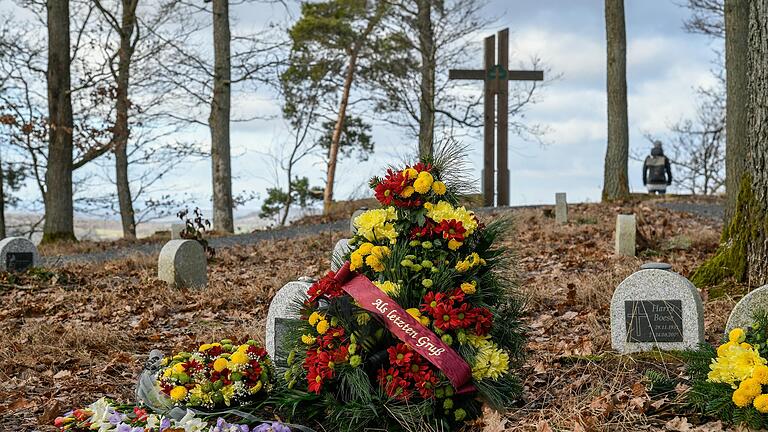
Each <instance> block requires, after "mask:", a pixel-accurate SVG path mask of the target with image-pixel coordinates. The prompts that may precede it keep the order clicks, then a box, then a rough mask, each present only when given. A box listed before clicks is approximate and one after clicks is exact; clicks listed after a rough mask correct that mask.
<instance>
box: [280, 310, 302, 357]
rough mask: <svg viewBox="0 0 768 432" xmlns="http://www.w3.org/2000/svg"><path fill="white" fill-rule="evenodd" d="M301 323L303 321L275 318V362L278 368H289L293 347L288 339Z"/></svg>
mask: <svg viewBox="0 0 768 432" xmlns="http://www.w3.org/2000/svg"><path fill="white" fill-rule="evenodd" d="M298 323H301V320H295V319H290V318H275V356H274V359H273V360H274V362H275V365H276V366H278V367H288V354H290V353H291V350H290V349H289V348H290V347H291V346H293V344H292V343H290V341H289V340H287V339H286V338H288V337H290V335H291V333H293V332H292V331H291V330H292V329H293V327H294V326H295V325H296V324H298Z"/></svg>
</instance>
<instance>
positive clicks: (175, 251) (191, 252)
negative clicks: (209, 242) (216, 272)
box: [157, 239, 208, 288]
mask: <svg viewBox="0 0 768 432" xmlns="http://www.w3.org/2000/svg"><path fill="white" fill-rule="evenodd" d="M157 277H158V278H159V279H160V280H164V281H166V282H168V283H169V284H171V285H173V286H175V287H177V288H202V287H205V285H206V284H207V283H208V260H207V258H206V256H205V250H204V249H203V246H201V245H200V243H198V242H197V241H196V240H178V239H177V240H171V241H169V242H168V243H166V244H165V246H163V249H162V250H160V256H159V257H158V258H157Z"/></svg>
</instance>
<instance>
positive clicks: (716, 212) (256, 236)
mask: <svg viewBox="0 0 768 432" xmlns="http://www.w3.org/2000/svg"><path fill="white" fill-rule="evenodd" d="M657 205H658V206H660V207H665V208H668V209H670V210H674V211H681V212H687V213H691V214H693V215H696V216H700V217H703V218H707V219H711V220H715V221H722V219H723V206H722V205H720V204H711V203H686V202H667V203H659V204H657ZM541 207H550V206H549V205H526V206H513V207H484V208H479V209H476V211H477V212H478V213H505V212H509V211H513V210H519V209H530V208H541ZM348 228H349V221H348V220H339V221H335V222H330V223H324V224H318V225H299V226H289V227H286V228H282V229H276V230H269V231H257V232H253V233H249V234H238V235H233V236H228V237H217V238H214V239H211V240H210V244H211V246H212V247H213V248H215V249H219V248H228V247H232V246H246V245H252V244H256V243H258V242H260V241H264V240H283V239H290V238H297V237H306V236H311V235H317V234H322V233H331V232H339V231H346V230H347V229H348ZM163 245H164V243H152V244H141V245H135V246H130V247H126V248H122V249H113V250H107V251H103V252H93V253H83V254H75V255H61V256H44V257H42V261H43V264H44V265H45V266H47V267H59V266H63V265H66V264H70V263H77V262H88V263H95V262H104V261H111V260H115V259H120V258H126V257H129V256H134V255H142V254H143V255H158V254H159V253H160V249H162V247H163Z"/></svg>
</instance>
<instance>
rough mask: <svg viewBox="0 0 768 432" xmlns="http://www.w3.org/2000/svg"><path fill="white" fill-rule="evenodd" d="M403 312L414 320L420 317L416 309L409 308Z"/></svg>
mask: <svg viewBox="0 0 768 432" xmlns="http://www.w3.org/2000/svg"><path fill="white" fill-rule="evenodd" d="M405 311H406V312H408V315H410V316H412V317H414V318H416V319H419V317H421V312H419V309H418V308H410V309H406V310H405Z"/></svg>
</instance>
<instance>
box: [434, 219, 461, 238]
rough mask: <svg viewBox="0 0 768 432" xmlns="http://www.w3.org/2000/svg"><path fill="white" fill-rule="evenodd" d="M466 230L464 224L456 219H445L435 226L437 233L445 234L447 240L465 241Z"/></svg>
mask: <svg viewBox="0 0 768 432" xmlns="http://www.w3.org/2000/svg"><path fill="white" fill-rule="evenodd" d="M465 232H467V230H466V229H465V228H464V224H462V223H461V222H459V221H457V220H455V219H451V220H444V221H442V222H440V223H439V224H438V225H437V226H436V227H435V234H438V235H441V236H443V238H444V239H445V240H456V241H459V242H463V241H464V233H465Z"/></svg>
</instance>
